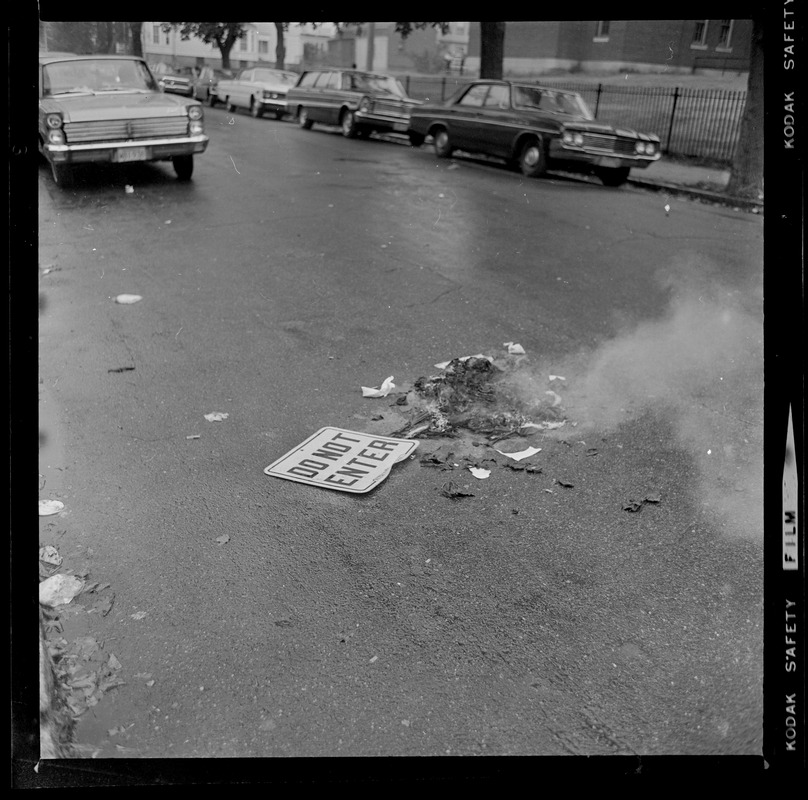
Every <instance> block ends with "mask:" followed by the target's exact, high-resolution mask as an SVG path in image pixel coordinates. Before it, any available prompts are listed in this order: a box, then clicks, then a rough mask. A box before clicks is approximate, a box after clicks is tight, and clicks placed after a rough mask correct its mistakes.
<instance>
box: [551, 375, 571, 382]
mask: <svg viewBox="0 0 808 800" xmlns="http://www.w3.org/2000/svg"><path fill="white" fill-rule="evenodd" d="M550 380H551V381H565V380H567V379H566V378H562V377H561V376H560V375H550Z"/></svg>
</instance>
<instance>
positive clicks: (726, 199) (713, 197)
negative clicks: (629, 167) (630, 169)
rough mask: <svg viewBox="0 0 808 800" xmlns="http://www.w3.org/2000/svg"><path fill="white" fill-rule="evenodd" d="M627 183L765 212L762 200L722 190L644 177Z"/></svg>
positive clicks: (704, 200)
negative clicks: (732, 195)
mask: <svg viewBox="0 0 808 800" xmlns="http://www.w3.org/2000/svg"><path fill="white" fill-rule="evenodd" d="M627 183H630V184H632V185H634V186H639V187H640V188H642V189H651V190H652V191H655V192H669V193H670V194H674V195H681V196H684V197H692V198H693V199H696V200H701V201H703V202H708V203H719V204H720V205H723V206H729V207H730V208H738V209H742V210H744V211H752V212H753V213H755V214H760V213H762V212H763V201H762V200H750V199H748V198H743V197H731V196H729V195H726V194H722V193H721V192H709V191H706V190H704V189H695V188H692V187H690V186H679V185H677V184H675V183H664V182H662V181H649V180H643V179H642V178H632V177H629V179H628V181H627Z"/></svg>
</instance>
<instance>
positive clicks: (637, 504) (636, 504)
mask: <svg viewBox="0 0 808 800" xmlns="http://www.w3.org/2000/svg"><path fill="white" fill-rule="evenodd" d="M641 508H642V502H641V501H638V500H629V501H628V502H627V503H623V511H639V510H640V509H641Z"/></svg>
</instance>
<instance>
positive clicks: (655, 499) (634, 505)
mask: <svg viewBox="0 0 808 800" xmlns="http://www.w3.org/2000/svg"><path fill="white" fill-rule="evenodd" d="M661 501H662V495H661V494H660V493H659V492H651V493H650V494H647V495H646V496H645V497H643V499H642V500H629V501H628V502H626V503H623V511H632V512H635V511H639V510H640V509H641V508H642V507H643V506H644V505H645V504H646V503H659V502H661Z"/></svg>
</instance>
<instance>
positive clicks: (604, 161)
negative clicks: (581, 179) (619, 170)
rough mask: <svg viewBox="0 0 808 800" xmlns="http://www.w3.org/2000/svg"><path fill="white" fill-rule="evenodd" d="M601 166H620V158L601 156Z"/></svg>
mask: <svg viewBox="0 0 808 800" xmlns="http://www.w3.org/2000/svg"><path fill="white" fill-rule="evenodd" d="M599 166H601V167H619V166H620V159H619V158H601V160H600V165H599Z"/></svg>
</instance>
